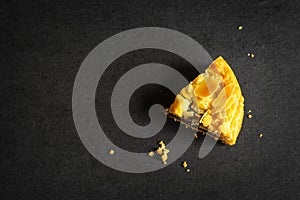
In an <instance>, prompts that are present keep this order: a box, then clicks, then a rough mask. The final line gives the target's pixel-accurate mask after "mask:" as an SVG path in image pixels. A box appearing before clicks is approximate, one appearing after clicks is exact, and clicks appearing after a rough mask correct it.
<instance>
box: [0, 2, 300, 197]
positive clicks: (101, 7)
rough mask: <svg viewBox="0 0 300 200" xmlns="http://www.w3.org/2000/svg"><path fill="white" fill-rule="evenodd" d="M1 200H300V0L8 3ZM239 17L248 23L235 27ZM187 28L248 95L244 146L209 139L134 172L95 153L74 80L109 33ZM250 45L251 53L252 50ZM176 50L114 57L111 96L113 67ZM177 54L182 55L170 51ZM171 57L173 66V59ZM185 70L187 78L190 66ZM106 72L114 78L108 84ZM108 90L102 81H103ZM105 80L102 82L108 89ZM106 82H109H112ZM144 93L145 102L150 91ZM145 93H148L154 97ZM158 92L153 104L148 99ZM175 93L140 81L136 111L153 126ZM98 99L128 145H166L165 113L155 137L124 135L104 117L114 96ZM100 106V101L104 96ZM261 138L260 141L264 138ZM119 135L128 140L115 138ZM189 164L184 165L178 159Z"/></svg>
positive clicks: (122, 68) (4, 13) (166, 59)
mask: <svg viewBox="0 0 300 200" xmlns="http://www.w3.org/2000/svg"><path fill="white" fill-rule="evenodd" d="M0 9H1V11H0V13H1V22H0V23H1V37H0V38H1V39H0V40H1V42H0V46H1V47H0V48H1V73H0V80H1V84H0V87H1V90H0V91H1V93H0V94H1V98H0V99H1V100H0V101H1V104H0V105H1V131H0V132H1V140H0V141H1V146H0V149H1V157H0V158H1V162H0V163H1V164H0V169H1V177H0V180H1V181H0V184H1V185H0V199H5V200H6V199H216V198H219V199H266V198H268V199H271V198H272V199H273V198H274V199H296V198H297V196H300V191H299V189H300V188H299V183H300V171H299V168H300V166H299V163H300V162H299V150H300V148H299V146H300V134H299V131H300V128H299V114H300V113H299V90H300V88H299V84H300V83H299V62H300V60H299V51H300V48H299V38H300V30H299V25H300V23H299V19H300V15H299V10H300V7H299V1H269V0H265V1H257V0H252V1H232V2H230V1H224V2H221V1H192V2H187V1H185V2H183V1H174V0H172V1H162V0H160V1H149V2H146V1H135V2H134V1H130V3H129V2H125V1H119V2H116V1H82V2H81V3H79V2H74V1H64V2H63V1H57V2H53V1H28V2H16V1H8V0H5V1H2V2H1V6H0ZM238 25H243V27H244V29H243V30H242V31H238V30H237V26H238ZM143 26H158V27H165V28H170V29H174V30H177V31H180V32H183V33H185V34H187V35H189V36H191V37H192V38H194V39H195V40H196V41H198V42H199V43H200V44H202V45H203V47H204V48H205V49H206V50H207V51H208V52H209V53H210V55H211V56H212V57H213V58H215V57H217V56H218V55H223V56H224V57H225V59H226V60H227V61H228V62H229V63H230V64H231V66H232V68H233V69H234V71H235V73H236V75H237V77H238V79H239V81H240V85H241V88H242V90H243V94H244V96H245V99H246V101H245V110H248V109H251V110H252V112H253V116H254V117H253V118H252V119H251V120H249V119H247V118H246V119H245V120H244V124H243V128H242V131H241V133H240V137H239V139H238V143H237V145H235V146H233V147H229V146H225V145H222V144H218V145H217V146H215V148H214V149H213V151H212V152H211V153H210V154H209V155H208V156H207V157H206V158H204V159H198V158H197V155H198V150H199V147H200V146H201V143H202V141H203V137H202V138H200V139H199V140H197V141H195V142H194V143H193V145H192V146H191V147H190V148H189V150H188V151H187V152H186V153H185V154H184V155H183V156H182V157H181V158H180V159H179V160H177V161H176V162H174V163H173V164H172V165H170V166H168V167H166V168H164V169H162V170H159V171H155V172H151V173H146V174H128V173H122V172H119V171H116V170H113V169H111V168H109V167H107V166H105V165H103V164H101V163H100V162H98V161H97V160H96V159H94V158H93V157H92V156H91V155H90V154H89V153H88V152H87V150H86V149H85V147H84V146H83V145H82V143H81V141H80V139H79V137H78V135H77V132H76V129H75V126H74V123H73V118H72V110H71V95H72V87H73V82H74V79H75V76H76V73H77V70H78V69H79V66H80V64H81V62H82V61H83V59H84V58H85V56H86V55H87V54H88V53H89V51H90V50H91V49H93V48H94V47H95V46H96V45H97V44H99V43H100V42H102V41H103V40H104V39H106V38H108V37H109V36H112V35H114V34H116V33H119V32H121V31H124V30H128V29H131V28H136V27H143ZM248 52H253V53H254V54H255V58H253V59H251V58H249V57H247V53H248ZM175 57H176V56H174V55H171V54H168V53H166V52H162V51H154V50H145V51H141V52H133V53H131V54H129V55H128V58H126V57H122V58H120V59H119V60H117V61H116V62H115V63H114V64H112V66H111V68H110V70H108V72H107V76H106V77H104V79H103V80H102V83H101V84H102V86H100V85H99V87H98V88H100V89H99V90H98V91H97V99H98V100H99V98H100V96H101V95H102V96H107V95H108V96H109V91H110V90H111V88H110V87H111V81H113V80H114V79H115V77H117V76H114V74H119V73H121V72H122V73H123V72H126V70H128V69H130V68H132V67H133V66H134V65H133V64H134V63H146V62H149V61H157V62H159V61H160V62H161V63H165V64H170V65H171V66H173V67H176V65H177V67H178V66H179V67H180V66H183V65H184V64H185V61H184V60H180V59H179V61H178V62H176V63H174V62H172V61H173V60H174V59H175ZM173 58H174V59H173ZM172 63H173V64H172ZM190 70H191V69H190V68H188V67H187V69H186V70H185V71H186V73H187V74H188V76H190V78H191V77H193V76H194V75H196V74H195V72H194V71H190ZM105 80H106V81H105ZM101 88H102V89H101ZM103 88H104V89H103ZM105 88H106V89H105ZM146 97H147V98H146ZM148 97H149V98H148ZM152 97H153V98H156V99H157V100H150V101H145V102H144V104H143V103H141V102H143V101H141V100H140V99H145V98H146V99H151V98H152ZM173 97H174V96H173V95H172V94H171V93H170V92H169V91H168V90H167V89H166V88H162V87H160V86H157V85H154V86H144V87H142V88H140V89H139V90H138V91H136V93H135V94H134V96H133V97H132V100H131V104H130V105H131V111H132V117H133V119H134V120H135V121H137V123H140V124H145V123H147V121H148V120H149V119H148V118H147V112H146V111H147V109H145V107H149V106H150V105H151V104H152V103H157V102H160V103H162V104H165V105H167V104H169V103H170V101H171V99H172V98H173ZM97 99H96V102H97V112H98V116H99V121H101V122H103V126H105V127H106V128H107V129H109V130H111V133H110V135H109V137H110V138H111V140H112V141H114V142H115V143H116V144H118V145H119V146H121V147H123V148H127V149H128V150H136V151H147V146H151V147H155V145H156V142H157V141H158V140H159V139H165V140H166V141H169V140H170V139H171V138H172V136H170V134H168V133H169V131H170V130H172V129H174V130H175V129H176V128H177V127H178V125H177V124H176V123H174V122H172V121H169V122H168V124H167V125H166V130H165V131H163V132H162V133H161V135H157V137H155V138H151V139H146V140H138V139H134V138H131V137H129V136H127V135H126V134H121V135H120V131H119V130H118V129H117V128H115V127H114V122H111V121H110V120H108V119H111V117H105V116H104V115H105V114H106V113H107V109H108V108H107V106H106V105H107V103H108V99H104V100H103V103H102V102H100V101H98V100H97ZM99 102H100V103H99ZM261 132H262V133H263V134H264V136H263V138H261V139H258V134H259V133H261ZM119 138H121V139H122V140H121V139H119ZM183 160H187V161H188V163H189V166H190V168H191V172H190V173H186V172H185V171H184V169H183V168H182V167H181V166H180V164H181V162H182V161H183Z"/></svg>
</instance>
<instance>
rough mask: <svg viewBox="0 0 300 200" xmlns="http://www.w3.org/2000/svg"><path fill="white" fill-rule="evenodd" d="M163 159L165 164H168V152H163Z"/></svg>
mask: <svg viewBox="0 0 300 200" xmlns="http://www.w3.org/2000/svg"><path fill="white" fill-rule="evenodd" d="M161 160H162V161H163V163H164V164H167V160H168V155H167V154H163V155H162V156H161Z"/></svg>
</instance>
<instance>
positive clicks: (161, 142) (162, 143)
mask: <svg viewBox="0 0 300 200" xmlns="http://www.w3.org/2000/svg"><path fill="white" fill-rule="evenodd" d="M158 144H159V145H160V147H161V148H162V149H164V148H165V147H166V145H165V143H164V141H162V140H161V141H160V142H159V143H158Z"/></svg>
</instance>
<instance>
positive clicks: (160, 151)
mask: <svg viewBox="0 0 300 200" xmlns="http://www.w3.org/2000/svg"><path fill="white" fill-rule="evenodd" d="M156 153H157V154H159V155H161V154H163V149H162V148H161V147H158V149H157V150H156Z"/></svg>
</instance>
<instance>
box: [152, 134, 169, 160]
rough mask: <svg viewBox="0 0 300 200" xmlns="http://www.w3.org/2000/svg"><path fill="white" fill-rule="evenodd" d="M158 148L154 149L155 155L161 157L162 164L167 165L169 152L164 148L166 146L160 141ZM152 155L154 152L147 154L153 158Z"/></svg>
mask: <svg viewBox="0 0 300 200" xmlns="http://www.w3.org/2000/svg"><path fill="white" fill-rule="evenodd" d="M158 144H159V147H158V148H157V149H156V153H157V154H158V155H161V157H160V158H161V160H162V162H163V163H164V164H167V160H168V153H169V152H170V150H169V149H167V148H166V145H165V143H164V142H163V141H162V140H161V141H160V142H159V143H158ZM153 155H154V152H153V151H150V152H149V156H151V157H152V156H153Z"/></svg>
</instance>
